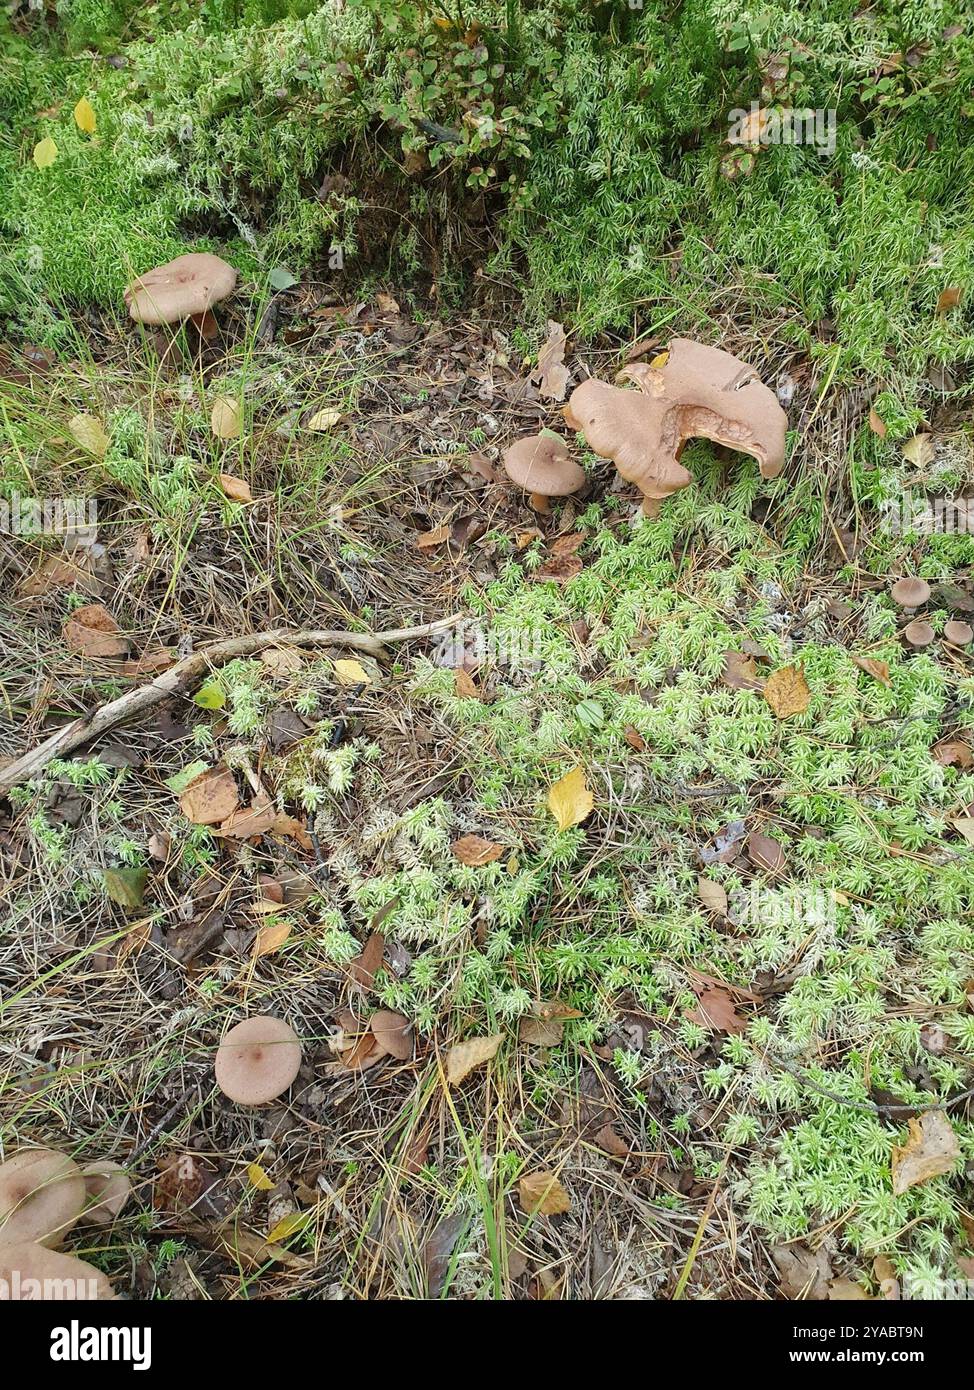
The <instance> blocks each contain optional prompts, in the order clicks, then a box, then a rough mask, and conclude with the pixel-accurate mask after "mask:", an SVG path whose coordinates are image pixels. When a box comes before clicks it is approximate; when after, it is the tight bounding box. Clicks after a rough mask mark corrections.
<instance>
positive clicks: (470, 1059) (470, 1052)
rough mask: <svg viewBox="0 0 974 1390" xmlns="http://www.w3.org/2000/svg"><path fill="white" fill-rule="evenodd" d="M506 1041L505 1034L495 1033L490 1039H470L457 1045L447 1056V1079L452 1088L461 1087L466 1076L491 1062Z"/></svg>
mask: <svg viewBox="0 0 974 1390" xmlns="http://www.w3.org/2000/svg"><path fill="white" fill-rule="evenodd" d="M503 1041H504V1034H503V1033H494V1034H493V1035H492V1036H491V1037H489V1038H468V1039H467V1041H466V1042H462V1043H457V1044H456V1045H455V1046H454V1047H451V1048H450V1050H449V1052H448V1053H447V1054H446V1079H447V1083H448V1084H449V1085H450V1086H459V1084H460V1082H461V1081H462V1080H463V1079H464V1077H465V1076H468V1075H469V1074H470V1072H472V1071H473V1070H474V1068H475V1067H481V1066H483V1064H484V1063H485V1062H489V1061H490V1060H491V1058H492V1057H494V1056H495V1055H496V1053H497V1049H498V1048H499V1047H500V1045H501V1043H502V1042H503Z"/></svg>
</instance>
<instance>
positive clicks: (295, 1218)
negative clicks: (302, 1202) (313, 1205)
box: [267, 1211, 312, 1245]
mask: <svg viewBox="0 0 974 1390" xmlns="http://www.w3.org/2000/svg"><path fill="white" fill-rule="evenodd" d="M311 1216H312V1213H311V1212H310V1211H291V1212H288V1214H287V1216H282V1217H281V1219H280V1221H278V1222H277V1223H276V1224H275V1225H274V1226H272V1227H271V1229H270V1230H269V1231H268V1232H267V1240H268V1243H269V1244H270V1245H274V1244H276V1243H277V1241H279V1240H287V1238H288V1237H289V1236H294V1235H297V1233H298V1232H299V1231H303V1230H304V1228H305V1226H307V1224H308V1222H309V1221H310V1220H311Z"/></svg>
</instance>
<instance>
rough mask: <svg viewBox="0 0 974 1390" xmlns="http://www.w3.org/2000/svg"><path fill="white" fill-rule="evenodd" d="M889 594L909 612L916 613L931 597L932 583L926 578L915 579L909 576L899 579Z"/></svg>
mask: <svg viewBox="0 0 974 1390" xmlns="http://www.w3.org/2000/svg"><path fill="white" fill-rule="evenodd" d="M889 596H890V598H891V599H892V600H893V602H894V603H895V604H898V605H899V607H900V608H903V609H905V610H906V612H907V613H915V612H916V610H917V609H918V608H922V607H923V605H924V604H925V603H926V602H927V600H928V599H929V597H930V585H929V584H928V583H927V581H926V580H925V579H914V578H911V577H907V578H905V579H898V580H897V581H896V583H895V584H894V585H893V587H892V589H890V591H889Z"/></svg>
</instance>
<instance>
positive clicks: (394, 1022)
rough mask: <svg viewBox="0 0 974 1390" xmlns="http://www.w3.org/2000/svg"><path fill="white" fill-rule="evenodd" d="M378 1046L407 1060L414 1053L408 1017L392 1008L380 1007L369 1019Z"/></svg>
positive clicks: (392, 1054)
mask: <svg viewBox="0 0 974 1390" xmlns="http://www.w3.org/2000/svg"><path fill="white" fill-rule="evenodd" d="M369 1028H370V1029H371V1030H372V1035H373V1037H374V1038H375V1041H376V1046H377V1047H379V1048H381V1049H382V1051H383V1052H388V1053H389V1055H390V1056H391V1057H395V1058H396V1059H397V1061H400V1062H407V1061H408V1060H409V1058H410V1057H411V1056H412V1055H413V1039H412V1029H411V1026H410V1023H409V1020H408V1019H407V1018H403V1016H402V1014H397V1013H393V1012H392V1011H391V1010H390V1009H379V1010H378V1012H377V1013H374V1014H373V1015H372V1017H371V1018H370V1019H369Z"/></svg>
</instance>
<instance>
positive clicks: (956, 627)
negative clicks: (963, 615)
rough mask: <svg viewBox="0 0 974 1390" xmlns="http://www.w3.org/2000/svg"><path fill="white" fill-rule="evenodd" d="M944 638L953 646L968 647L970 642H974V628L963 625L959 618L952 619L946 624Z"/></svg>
mask: <svg viewBox="0 0 974 1390" xmlns="http://www.w3.org/2000/svg"><path fill="white" fill-rule="evenodd" d="M944 636H945V637H946V639H947V641H948V642H950V643H952V645H953V646H955V647H966V646H967V644H968V642H974V627H971V625H970V623H962V622H961V621H960V619H959V618H951V619H950V621H949V622H946V623H944Z"/></svg>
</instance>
